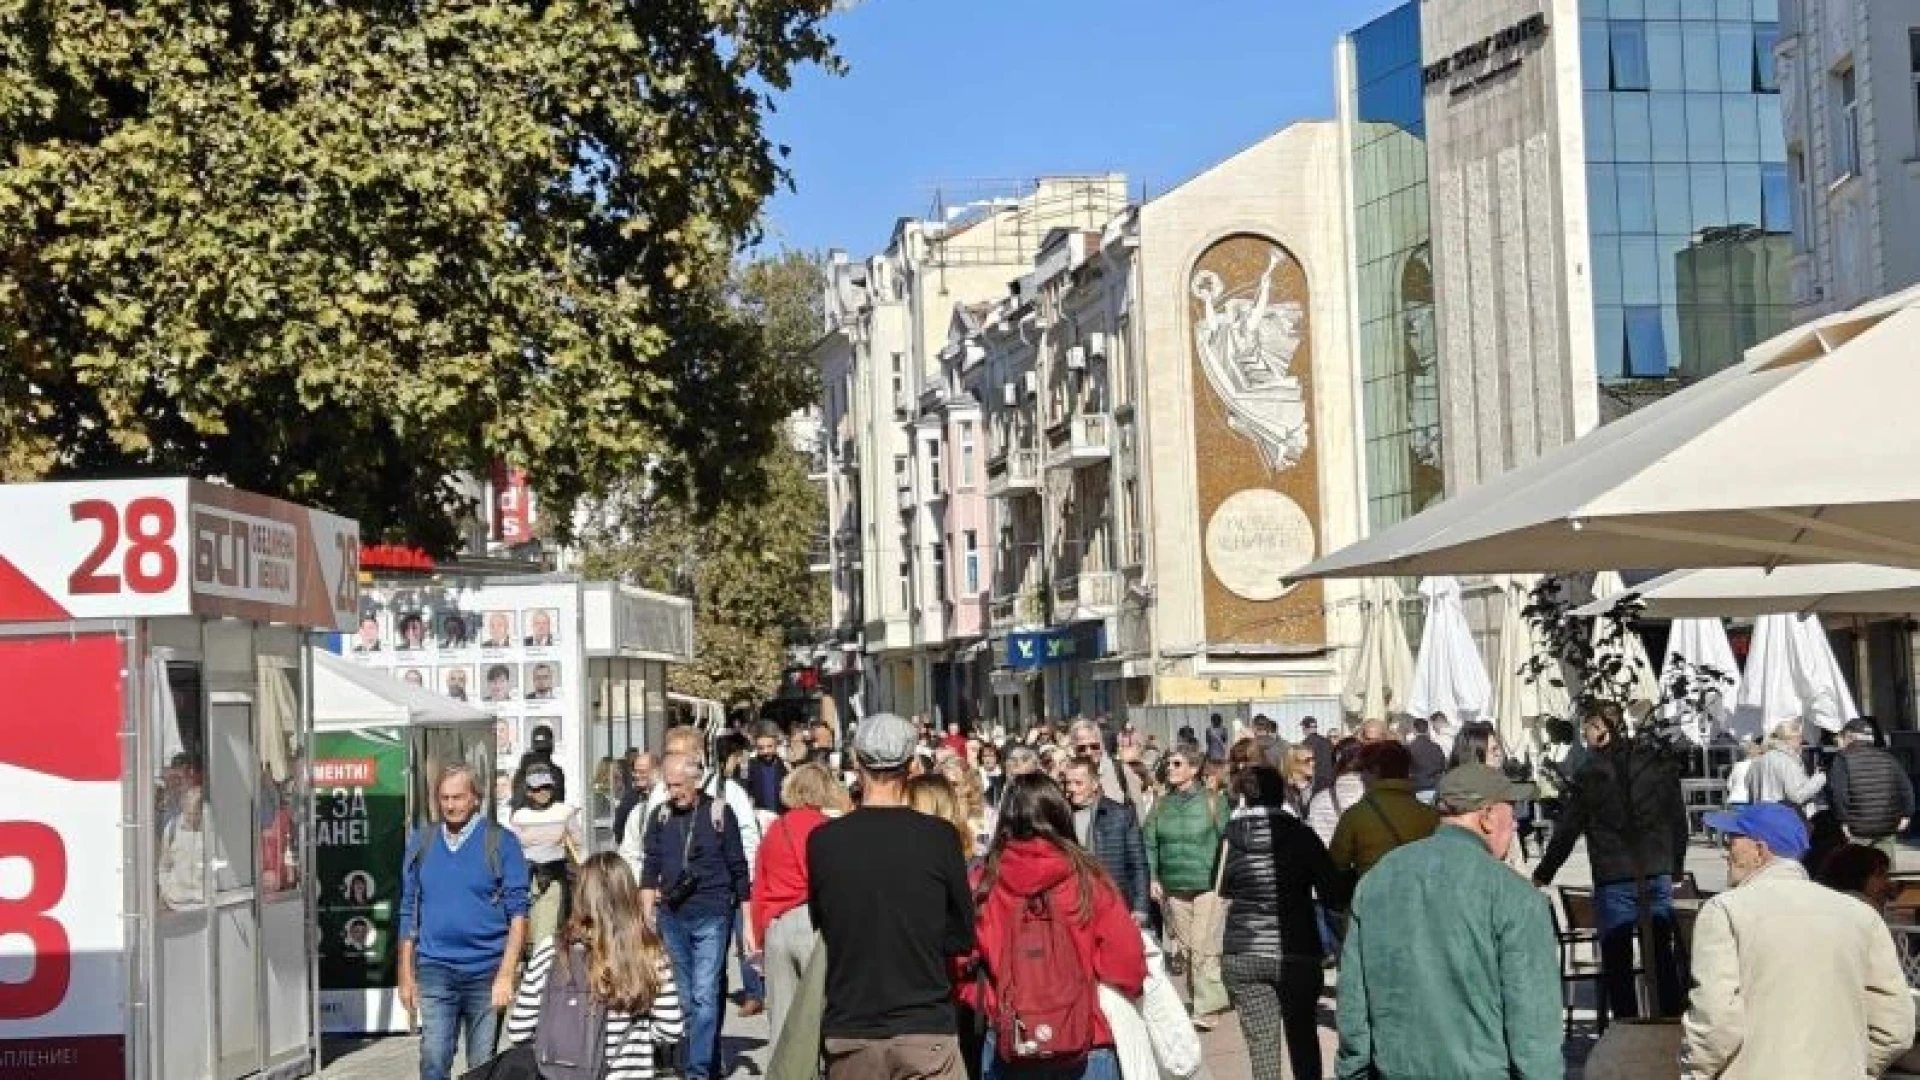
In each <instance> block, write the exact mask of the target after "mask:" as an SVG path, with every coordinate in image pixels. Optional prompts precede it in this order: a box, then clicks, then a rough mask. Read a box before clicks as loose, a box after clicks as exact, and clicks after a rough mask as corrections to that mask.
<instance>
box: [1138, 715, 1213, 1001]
mask: <svg viewBox="0 0 1920 1080" xmlns="http://www.w3.org/2000/svg"><path fill="white" fill-rule="evenodd" d="M1201 762H1202V759H1201V758H1200V756H1199V753H1198V751H1196V750H1195V749H1194V748H1193V747H1192V746H1190V745H1182V746H1181V747H1180V748H1179V749H1178V750H1175V751H1174V752H1173V753H1171V754H1168V755H1167V786H1168V791H1167V793H1166V794H1165V795H1163V796H1161V798H1160V801H1159V802H1157V803H1155V804H1154V805H1153V813H1151V814H1148V815H1147V827H1146V842H1147V873H1148V881H1149V885H1148V889H1149V891H1150V892H1151V894H1152V897H1153V900H1154V902H1155V903H1157V904H1159V905H1160V907H1161V913H1162V914H1163V915H1164V916H1165V917H1166V921H1167V935H1168V936H1169V937H1170V938H1172V940H1173V948H1174V949H1177V950H1178V953H1179V955H1180V956H1183V957H1185V958H1186V961H1187V976H1188V978H1190V979H1192V980H1193V982H1194V984H1198V983H1200V982H1202V981H1206V980H1211V981H1212V982H1213V983H1217V982H1218V981H1219V978H1220V975H1219V972H1217V971H1214V970H1212V969H1213V968H1215V967H1217V966H1218V965H1219V958H1218V957H1215V956H1204V957H1203V956H1202V955H1201V954H1200V953H1199V952H1197V951H1195V950H1194V948H1193V930H1194V925H1193V901H1194V898H1195V897H1197V896H1199V895H1200V894H1201V893H1203V892H1207V891H1208V890H1210V889H1212V888H1213V874H1214V867H1215V865H1216V862H1217V860H1218V859H1219V858H1220V839H1221V837H1223V836H1225V835H1226V832H1227V820H1228V818H1229V817H1230V816H1231V814H1230V813H1229V810H1228V807H1227V804H1226V799H1225V798H1223V797H1220V796H1216V795H1213V794H1211V793H1210V792H1208V791H1207V786H1206V784H1204V783H1202V782H1201V779H1200V766H1201ZM1202 968H1205V969H1206V970H1201V969H1202ZM1189 989H1190V990H1191V989H1192V986H1191V985H1190V986H1189Z"/></svg>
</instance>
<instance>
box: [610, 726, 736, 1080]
mask: <svg viewBox="0 0 1920 1080" xmlns="http://www.w3.org/2000/svg"><path fill="white" fill-rule="evenodd" d="M660 768H661V773H662V778H663V779H664V780H665V782H666V785H667V801H666V802H665V803H663V804H662V805H661V806H660V808H659V809H658V810H656V811H655V812H654V813H653V814H652V816H651V817H649V818H648V820H647V822H646V825H645V828H646V830H647V831H646V839H645V841H644V844H643V847H644V850H645V852H646V858H645V861H644V862H643V863H642V864H641V867H642V869H641V872H640V904H641V906H642V907H643V908H645V910H646V913H647V918H648V919H650V920H652V921H653V924H654V925H655V926H656V927H658V928H659V930H660V937H661V938H662V939H663V940H664V941H665V942H666V946H667V955H668V956H669V957H671V958H672V960H673V978H674V982H675V988H676V989H677V990H679V992H680V1001H681V1007H682V1008H684V1009H685V1010H686V1013H687V1041H686V1055H687V1067H686V1077H687V1080H710V1078H711V1077H713V1076H714V1075H715V1073H716V1072H717V1071H718V1070H717V1068H716V1067H717V1066H718V1065H719V1058H720V1010H721V1000H720V997H721V986H722V979H723V978H724V977H725V975H726V963H727V945H728V944H729V943H730V942H731V941H732V940H733V912H734V908H735V907H738V908H739V909H740V915H741V919H742V920H743V922H744V923H745V925H746V926H747V927H748V930H747V931H746V942H745V944H746V949H747V952H749V953H751V952H754V951H756V949H757V948H758V946H757V944H756V943H755V942H754V940H753V930H752V929H751V928H752V926H753V919H752V912H751V910H750V906H749V905H748V903H747V897H748V895H749V891H748V888H749V878H748V873H747V855H746V851H745V849H744V848H742V847H741V844H740V827H739V824H738V822H736V821H735V820H734V816H733V810H732V808H731V807H729V806H728V805H727V804H726V803H724V802H716V801H715V800H713V799H712V798H710V797H708V796H707V795H706V793H704V792H703V791H701V789H700V780H701V777H702V775H703V772H704V770H703V768H702V766H701V763H700V760H699V759H698V758H695V757H692V756H690V755H688V754H668V755H667V756H666V759H665V760H664V761H662V762H661V766H660ZM632 827H633V826H631V825H629V826H628V828H632Z"/></svg>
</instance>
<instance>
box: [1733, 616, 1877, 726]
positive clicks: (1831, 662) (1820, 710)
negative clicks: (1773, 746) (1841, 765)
mask: <svg viewBox="0 0 1920 1080" xmlns="http://www.w3.org/2000/svg"><path fill="white" fill-rule="evenodd" d="M1859 715H1860V711H1859V709H1857V708H1855V707H1854V703H1853V692H1852V691H1850V690H1848V689H1847V681H1846V677H1845V676H1844V675H1842V674H1841V671H1840V662H1839V661H1838V660H1837V659H1835V658H1834V655H1833V646H1832V645H1831V644H1830V643H1829V642H1828V641H1827V631H1826V628H1825V627H1823V626H1822V625H1821V624H1820V618H1819V616H1816V615H1806V616H1802V615H1762V616H1761V617H1760V618H1759V619H1757V620H1755V621H1754V624H1753V640H1752V642H1751V644H1749V645H1748V646H1747V670H1746V673H1745V675H1744V676H1743V677H1742V679H1741V683H1740V695H1739V707H1738V708H1736V709H1735V710H1734V715H1733V726H1734V730H1735V731H1737V732H1738V733H1739V734H1742V735H1765V734H1766V732H1767V730H1768V729H1770V728H1772V727H1773V726H1774V725H1776V724H1778V723H1780V722H1782V721H1784V720H1803V721H1805V722H1806V723H1807V724H1809V725H1810V726H1813V727H1818V728H1822V729H1824V730H1826V731H1839V730H1840V727H1841V725H1843V724H1845V723H1846V722H1847V721H1849V720H1851V719H1853V718H1854V717H1856V716H1859Z"/></svg>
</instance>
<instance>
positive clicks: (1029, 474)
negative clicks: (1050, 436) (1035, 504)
mask: <svg viewBox="0 0 1920 1080" xmlns="http://www.w3.org/2000/svg"><path fill="white" fill-rule="evenodd" d="M1039 490H1040V451H1038V450H1014V451H1011V452H1009V453H1007V454H1005V455H1004V456H1002V457H1001V458H1000V459H999V461H998V463H997V467H996V463H995V462H993V461H989V462H987V495H988V497H989V498H994V499H1004V498H1007V497H1008V496H1012V495H1031V494H1033V493H1034V492H1036V491H1039Z"/></svg>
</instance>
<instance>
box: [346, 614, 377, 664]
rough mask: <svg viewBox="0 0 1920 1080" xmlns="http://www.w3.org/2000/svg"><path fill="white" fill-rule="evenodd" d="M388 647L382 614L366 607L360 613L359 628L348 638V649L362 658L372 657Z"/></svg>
mask: <svg viewBox="0 0 1920 1080" xmlns="http://www.w3.org/2000/svg"><path fill="white" fill-rule="evenodd" d="M386 647H387V643H386V634H385V633H383V632H382V630H381V628H380V612H379V611H378V610H377V609H375V608H372V607H364V608H363V609H362V610H361V612H360V625H359V627H358V628H357V629H355V630H354V632H353V633H352V634H351V635H350V636H349V637H348V642H347V648H348V649H350V650H351V651H352V652H354V653H356V654H358V655H360V656H363V657H371V656H372V655H373V654H375V653H378V652H380V651H381V650H383V649H385V648H386Z"/></svg>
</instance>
